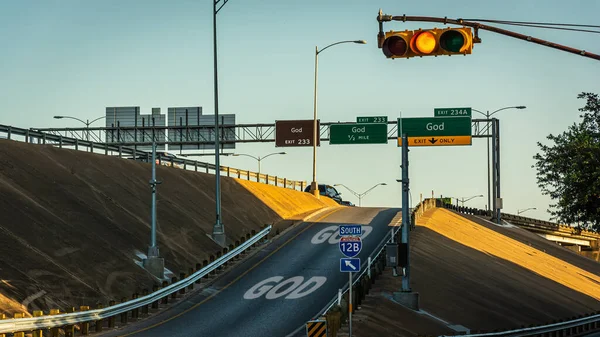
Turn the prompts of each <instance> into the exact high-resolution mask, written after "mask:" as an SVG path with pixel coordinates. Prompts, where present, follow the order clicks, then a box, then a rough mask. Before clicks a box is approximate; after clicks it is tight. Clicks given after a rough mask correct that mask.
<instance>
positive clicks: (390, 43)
mask: <svg viewBox="0 0 600 337" xmlns="http://www.w3.org/2000/svg"><path fill="white" fill-rule="evenodd" d="M382 49H383V54H384V55H385V56H387V57H392V56H404V55H405V54H406V51H407V50H408V44H407V43H406V41H405V40H404V39H403V38H401V37H399V36H390V37H389V38H387V39H386V40H385V41H384V42H383V47H382Z"/></svg>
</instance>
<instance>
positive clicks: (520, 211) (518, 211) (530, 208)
mask: <svg viewBox="0 0 600 337" xmlns="http://www.w3.org/2000/svg"><path fill="white" fill-rule="evenodd" d="M529 210H537V208H535V207H529V208H525V209H521V210H517V215H519V214H521V213H523V212H527V211H529Z"/></svg>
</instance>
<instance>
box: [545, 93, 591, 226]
mask: <svg viewBox="0 0 600 337" xmlns="http://www.w3.org/2000/svg"><path fill="white" fill-rule="evenodd" d="M577 98H579V99H585V100H586V104H585V106H584V107H583V108H580V109H579V111H581V112H582V113H583V114H582V115H580V117H581V119H582V120H581V121H580V122H579V123H574V124H573V125H571V126H570V127H569V128H568V129H567V131H565V132H563V133H562V134H559V135H552V134H550V135H548V136H547V137H546V138H547V139H548V140H550V141H551V142H552V144H551V145H543V144H542V143H540V142H538V143H537V145H538V146H539V148H540V152H539V153H537V154H536V155H535V156H534V157H533V158H534V159H535V160H536V163H535V165H533V167H534V168H536V169H537V172H536V176H537V184H538V186H539V187H540V189H541V190H542V193H543V194H545V195H549V196H550V198H551V199H552V200H553V204H551V205H550V209H549V210H548V211H549V212H550V214H551V215H552V218H553V220H555V221H558V222H560V223H565V224H571V225H577V226H578V227H581V228H586V229H589V230H594V231H596V232H600V97H599V96H598V94H593V93H585V92H584V93H581V94H579V95H578V96H577Z"/></svg>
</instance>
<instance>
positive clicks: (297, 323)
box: [102, 207, 400, 337]
mask: <svg viewBox="0 0 600 337" xmlns="http://www.w3.org/2000/svg"><path fill="white" fill-rule="evenodd" d="M399 211H400V209H385V208H359V207H344V208H340V209H336V210H334V211H333V212H331V211H327V212H326V213H323V214H322V215H320V216H316V217H315V218H314V219H310V221H311V222H305V223H302V224H300V225H298V226H297V227H295V228H293V229H292V230H290V231H288V232H287V233H285V234H284V235H282V236H280V237H279V238H277V239H276V240H274V241H273V242H272V243H271V244H269V245H267V246H266V247H265V248H264V249H263V250H261V251H260V252H258V253H256V254H255V255H254V256H252V257H250V258H248V259H247V260H245V261H243V262H242V263H239V264H238V265H237V266H236V267H234V268H233V269H232V270H231V271H229V272H227V273H226V274H224V275H222V277H220V278H219V279H218V280H216V282H215V283H213V284H212V285H211V286H210V287H208V288H206V289H204V290H202V291H201V292H198V293H197V294H194V295H192V296H190V297H189V298H187V299H186V300H185V301H183V302H182V303H180V304H178V305H177V306H175V307H173V308H171V309H169V310H168V311H166V312H165V313H161V314H159V315H157V316H155V317H151V318H148V319H147V320H144V321H141V322H137V323H134V324H130V325H128V326H125V327H124V328H122V329H120V330H113V331H110V332H107V333H103V334H102V336H149V337H158V336H161V337H162V336H171V337H184V336H185V337H201V336H211V337H212V336H215V337H216V336H219V337H221V336H222V337H227V336H245V337H264V336H274V337H275V336H281V337H285V336H288V335H290V334H291V333H293V332H296V334H295V335H302V334H304V335H305V332H304V330H302V329H300V328H301V327H303V326H304V324H305V323H306V321H307V320H310V319H311V318H312V317H313V316H315V315H316V314H318V312H319V311H320V310H321V309H322V308H324V307H325V306H326V305H327V304H328V303H329V302H330V301H331V299H332V298H333V297H334V296H335V295H336V294H337V292H338V289H339V288H343V287H344V285H345V284H346V283H347V282H348V274H347V273H341V272H340V262H339V259H340V258H341V257H343V255H342V253H341V252H340V251H339V247H338V242H339V236H337V234H338V229H337V227H338V226H339V225H341V224H362V225H363V237H362V239H363V240H362V241H363V247H362V250H361V252H360V254H359V255H358V257H360V258H361V264H362V265H363V267H364V266H365V264H366V262H367V258H368V256H369V255H371V254H372V253H373V251H374V250H375V248H376V247H377V246H378V245H379V244H380V243H381V241H382V240H383V239H384V237H385V236H386V235H387V234H389V231H390V228H391V227H388V224H389V223H390V222H391V220H392V219H393V217H394V216H395V215H396V214H397V213H398V212H399ZM299 329H300V330H299ZM299 331H300V332H299Z"/></svg>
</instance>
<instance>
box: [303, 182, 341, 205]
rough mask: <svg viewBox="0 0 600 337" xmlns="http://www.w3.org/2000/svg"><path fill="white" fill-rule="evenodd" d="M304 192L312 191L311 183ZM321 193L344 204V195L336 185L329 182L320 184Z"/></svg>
mask: <svg viewBox="0 0 600 337" xmlns="http://www.w3.org/2000/svg"><path fill="white" fill-rule="evenodd" d="M304 192H310V185H308V186H306V188H305V189H304ZM319 194H320V195H324V196H326V197H329V198H331V199H333V200H335V201H336V202H337V203H338V204H342V203H343V200H342V196H341V193H340V192H338V190H336V189H335V187H333V186H331V185H327V184H319Z"/></svg>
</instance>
